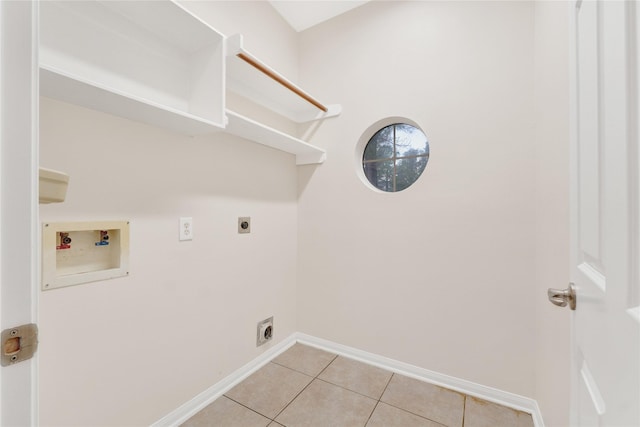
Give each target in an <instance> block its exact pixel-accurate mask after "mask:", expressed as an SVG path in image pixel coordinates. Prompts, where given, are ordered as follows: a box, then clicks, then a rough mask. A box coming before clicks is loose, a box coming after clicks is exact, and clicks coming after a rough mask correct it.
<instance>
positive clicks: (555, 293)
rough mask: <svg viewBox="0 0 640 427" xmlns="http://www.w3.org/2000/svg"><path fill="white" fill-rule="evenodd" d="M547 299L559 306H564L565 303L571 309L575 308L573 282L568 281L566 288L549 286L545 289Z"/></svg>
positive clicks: (574, 287)
mask: <svg viewBox="0 0 640 427" xmlns="http://www.w3.org/2000/svg"><path fill="white" fill-rule="evenodd" d="M547 295H548V296H549V301H551V302H552V303H554V304H555V305H558V306H560V307H566V306H567V304H568V305H569V308H571V310H575V309H576V286H575V285H574V284H573V283H569V287H568V288H567V289H554V288H549V290H548V291H547Z"/></svg>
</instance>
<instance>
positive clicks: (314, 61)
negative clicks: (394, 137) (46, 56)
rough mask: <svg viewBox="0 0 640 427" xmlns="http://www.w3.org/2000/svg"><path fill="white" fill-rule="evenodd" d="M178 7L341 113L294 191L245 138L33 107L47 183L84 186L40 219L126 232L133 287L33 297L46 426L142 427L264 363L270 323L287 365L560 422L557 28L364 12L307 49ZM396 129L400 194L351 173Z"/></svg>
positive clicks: (53, 105) (499, 15) (121, 282)
mask: <svg viewBox="0 0 640 427" xmlns="http://www.w3.org/2000/svg"><path fill="white" fill-rule="evenodd" d="M184 4H185V5H186V6H187V7H188V8H189V9H190V10H192V11H193V12H194V13H196V14H197V15H199V16H200V17H202V18H203V19H205V20H207V21H208V22H210V23H211V24H212V25H213V26H214V27H215V28H217V29H218V30H220V31H221V32H223V33H224V34H226V35H231V34H233V33H236V32H241V33H243V34H244V35H245V43H246V45H247V47H248V49H250V50H251V51H252V52H253V53H255V54H256V55H258V56H259V57H260V58H261V59H263V60H265V61H266V62H267V63H269V64H271V65H273V66H274V67H276V68H277V69H278V70H280V71H282V73H283V74H285V75H287V76H290V77H291V78H292V79H293V80H296V79H297V77H299V78H300V82H301V84H302V86H303V87H305V88H306V89H308V90H309V91H310V92H311V93H313V94H317V95H318V96H319V97H320V99H321V100H322V101H324V102H326V103H341V104H342V105H343V107H344V112H343V114H342V115H341V116H340V117H339V118H334V119H329V120H327V121H325V122H324V123H322V124H321V125H320V126H319V127H317V128H315V127H313V128H311V129H309V128H307V127H305V126H302V127H301V128H300V132H301V133H308V134H313V138H312V140H311V142H312V143H316V144H318V145H320V146H323V147H325V148H326V149H327V151H328V159H327V161H326V163H325V164H323V165H321V166H305V167H299V168H298V169H296V167H295V166H294V161H293V158H292V156H290V155H287V154H284V153H280V152H277V151H274V150H271V149H268V148H265V147H262V146H259V145H255V144H252V143H249V142H246V141H242V140H240V139H238V138H235V137H230V136H225V135H224V134H220V135H215V136H211V137H202V138H188V137H184V136H181V135H177V134H173V133H170V132H166V131H163V130H160V129H156V128H152V127H148V126H145V125H142V124H137V123H133V122H130V121H127V120H123V119H119V118H115V117H111V116H108V115H104V114H101V113H97V112H93V111H89V110H85V109H82V108H78V107H74V106H70V105H66V104H62V103H59V102H57V101H52V100H48V99H43V100H42V108H41V148H40V150H41V165H42V166H45V167H51V168H55V169H60V170H64V171H66V172H68V173H70V175H71V184H70V189H69V193H68V199H67V201H66V202H65V203H63V204H60V205H49V206H43V207H42V209H41V221H68V220H93V219H128V220H130V221H131V222H132V228H131V231H132V236H131V238H132V241H131V246H132V252H131V276H130V277H128V278H123V279H116V280H111V281H105V282H100V283H93V284H87V285H81V286H77V287H71V288H65V289H58V290H53V291H47V292H42V293H41V295H40V309H41V310H40V320H41V324H40V327H41V343H42V345H41V347H40V350H39V353H40V381H41V385H40V409H41V413H40V417H41V418H40V421H41V424H42V425H88V424H91V425H124V424H126V425H142V424H149V423H151V422H153V421H155V420H157V419H159V418H160V417H162V416H163V415H165V414H166V413H168V412H169V411H171V410H173V409H175V408H176V407H177V406H179V405H180V404H182V403H183V402H185V401H186V400H188V399H190V398H191V397H193V396H195V395H196V394H198V393H199V392H201V391H202V390H204V389H206V388H207V387H209V386H210V385H212V384H214V383H215V382H217V381H219V380H220V379H221V378H223V377H224V376H225V375H227V374H229V373H230V372H232V371H233V370H235V369H237V368H238V367H240V366H242V365H243V364H244V363H245V362H247V361H249V360H251V359H253V358H254V357H256V356H257V355H258V354H260V352H261V351H262V350H263V348H262V347H261V348H260V349H256V348H255V344H254V340H255V325H256V322H257V321H258V320H261V319H263V318H265V317H268V316H270V315H272V314H273V315H274V316H275V318H276V337H275V342H274V344H275V343H277V342H278V341H280V340H281V339H282V338H284V337H286V336H287V335H288V334H290V333H292V332H293V331H302V332H305V333H309V334H312V335H316V336H318V337H321V338H326V339H330V340H333V341H337V342H340V343H344V344H347V345H350V346H353V347H357V348H361V349H363V350H367V351H371V352H374V353H378V354H381V355H385V356H388V357H392V358H394V359H398V360H401V361H404V362H408V363H412V364H414V365H418V366H420V367H424V368H427V369H431V370H434V371H438V372H442V373H445V374H450V375H454V376H457V377H460V378H463V379H466V380H470V381H475V382H478V383H481V384H484V385H488V386H493V387H496V388H499V389H503V390H507V391H512V392H515V393H519V394H523V395H526V396H530V397H534V398H536V399H538V401H539V402H540V404H541V406H542V410H543V414H544V416H545V421H546V422H547V425H550V426H560V425H563V424H566V422H565V421H566V416H567V414H566V406H565V404H566V401H567V383H566V382H565V381H564V379H562V380H559V381H558V380H557V377H556V376H555V374H557V373H559V374H562V373H563V372H562V370H563V369H564V367H565V366H566V364H568V356H567V348H566V347H562V348H561V350H560V351H559V352H557V351H556V349H557V348H558V346H562V344H563V343H564V342H565V341H564V340H565V338H566V333H567V325H566V320H567V319H568V313H565V312H563V311H560V310H555V308H554V307H552V306H551V305H550V304H549V303H548V302H547V301H546V287H549V286H557V287H562V286H564V282H565V281H566V277H565V276H566V265H568V261H567V260H566V259H565V258H566V257H567V251H568V249H567V242H568V236H567V234H566V233H567V228H566V225H567V224H566V209H567V195H566V191H567V180H568V172H567V169H566V167H567V166H566V165H567V164H568V163H567V158H566V156H567V152H566V138H565V137H563V136H558V135H561V134H563V132H566V122H565V121H564V120H565V119H566V114H567V112H566V110H565V108H566V105H565V104H562V103H563V102H564V101H566V100H565V99H564V98H563V97H564V96H565V92H563V89H564V88H565V85H566V81H564V79H565V77H564V76H565V75H563V74H562V73H563V72H564V71H563V70H564V67H566V61H567V58H566V52H565V46H563V45H562V41H559V40H558V38H560V37H561V35H562V31H563V25H565V23H564V22H563V21H562V19H563V18H564V17H560V16H559V13H561V12H560V9H561V7H560V6H554V5H551V4H548V3H546V2H545V3H543V4H536V5H535V6H534V4H533V3H531V2H372V3H370V4H367V5H365V6H363V7H361V8H359V9H356V10H353V11H351V12H349V13H347V14H345V15H343V16H341V17H339V18H337V19H335V20H332V21H330V22H327V23H325V24H321V25H318V26H316V27H314V28H311V29H309V30H307V31H305V32H303V33H301V34H299V35H296V34H295V33H294V32H293V31H292V30H291V29H290V28H289V27H288V26H287V24H286V23H284V21H283V20H282V19H281V18H280V17H279V16H277V15H276V14H275V12H274V11H273V10H272V9H271V8H270V6H269V5H268V4H266V2H260V1H258V2H184ZM534 18H535V20H536V21H535V22H534ZM534 58H535V62H534ZM230 104H232V105H233V107H234V108H239V109H240V110H242V112H243V113H245V114H246V113H253V114H254V115H257V116H259V117H260V119H264V120H267V121H268V122H269V120H271V122H270V123H269V124H272V125H280V127H283V126H285V127H286V126H287V124H286V123H284V122H281V121H279V119H278V118H277V117H274V116H269V115H268V114H266V113H265V112H264V111H262V110H260V109H257V108H255V106H253V105H251V103H250V102H246V100H242V99H238V98H236V97H234V96H231V97H230ZM389 116H405V117H407V118H409V119H412V120H414V121H416V122H417V123H418V124H420V125H421V126H422V127H423V129H424V130H425V132H426V134H427V136H428V137H429V139H430V142H431V159H430V161H429V165H428V166H427V170H426V171H425V173H424V175H423V176H422V178H421V179H420V180H419V181H418V182H417V183H416V184H415V185H414V186H412V187H411V188H409V189H407V190H406V191H404V192H401V193H398V194H381V193H377V192H374V191H372V190H371V189H370V188H368V187H367V186H366V185H365V184H364V183H363V182H361V181H360V179H359V177H358V174H357V173H356V170H357V168H358V167H359V166H358V165H359V160H358V153H356V148H355V146H356V144H357V142H358V139H359V138H360V136H361V134H362V132H363V131H364V130H365V129H366V128H368V127H369V126H370V125H371V124H372V123H374V122H376V121H378V120H380V119H382V118H385V117H389ZM565 136H566V135H565ZM563 147H564V148H563ZM185 150H188V155H185ZM183 158H188V159H189V161H188V162H187V163H183V164H181V163H180V162H179V159H183ZM240 215H251V216H252V218H253V233H252V234H251V235H250V236H238V235H237V234H236V232H235V227H236V219H237V217H238V216H240ZM180 216H192V217H193V218H194V222H195V224H194V227H195V239H194V240H193V241H192V242H178V240H177V234H178V230H177V229H178V218H179V217H180ZM247 266H248V267H247ZM551 282H552V283H551ZM558 282H561V283H558ZM558 325H559V327H558ZM556 327H557V329H556ZM554 330H555V331H557V332H558V333H557V335H549V334H552V333H553V331H554Z"/></svg>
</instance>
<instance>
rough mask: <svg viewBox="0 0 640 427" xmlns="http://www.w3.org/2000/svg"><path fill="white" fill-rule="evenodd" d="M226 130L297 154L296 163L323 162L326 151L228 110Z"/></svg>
mask: <svg viewBox="0 0 640 427" xmlns="http://www.w3.org/2000/svg"><path fill="white" fill-rule="evenodd" d="M227 119H228V123H227V128H226V132H228V133H230V134H233V135H237V136H240V137H242V138H245V139H248V140H250V141H254V142H257V143H258V144H262V145H266V146H268V147H272V148H275V149H278V150H281V151H285V152H287V153H292V154H295V155H296V165H309V164H319V163H323V162H324V160H325V158H326V152H325V151H324V150H323V149H321V148H318V147H316V146H313V145H311V144H309V143H307V142H304V141H302V140H300V139H297V138H294V137H292V136H290V135H287V134H286V133H283V132H280V131H279V130H276V129H273V128H270V127H268V126H265V125H263V124H261V123H258V122H256V121H255V120H251V119H249V118H247V117H244V116H242V115H240V114H238V113H235V112H233V111H230V110H227Z"/></svg>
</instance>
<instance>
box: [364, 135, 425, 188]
mask: <svg viewBox="0 0 640 427" xmlns="http://www.w3.org/2000/svg"><path fill="white" fill-rule="evenodd" d="M428 161H429V141H428V140H427V137H426V135H425V134H424V132H422V131H421V130H420V129H419V128H417V127H415V126H412V125H409V124H406V123H395V124H392V125H389V126H385V127H383V128H382V129H380V130H379V131H377V132H376V133H375V134H374V135H373V136H372V137H371V139H370V140H369V142H368V143H367V145H366V147H365V149H364V153H363V156H362V166H363V168H364V174H365V176H366V177H367V179H368V180H369V182H370V183H371V184H372V185H373V186H375V187H376V188H378V189H380V190H382V191H388V192H396V191H402V190H405V189H406V188H408V187H409V186H411V185H412V184H413V183H414V182H416V180H417V179H418V178H419V177H420V175H422V172H424V170H425V168H426V167H427V162H428Z"/></svg>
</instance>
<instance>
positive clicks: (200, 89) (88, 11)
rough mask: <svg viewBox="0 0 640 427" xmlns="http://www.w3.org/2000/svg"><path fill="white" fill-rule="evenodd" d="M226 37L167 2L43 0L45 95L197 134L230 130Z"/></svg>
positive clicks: (41, 39)
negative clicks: (226, 122) (226, 105)
mask: <svg viewBox="0 0 640 427" xmlns="http://www.w3.org/2000/svg"><path fill="white" fill-rule="evenodd" d="M224 66H225V57H224V36H223V35H222V34H220V33H219V32H217V31H216V30H215V29H213V28H212V27H210V26H209V25H207V24H206V23H204V22H203V21H201V20H200V19H198V18H197V17H195V16H193V15H192V14H191V13H189V12H188V11H186V10H185V9H184V8H182V6H180V5H178V4H177V3H175V2H173V1H169V0H164V1H153V2H143V1H44V2H40V70H41V72H40V74H41V93H42V94H43V95H45V96H49V97H53V98H56V99H60V100H62V101H66V102H72V103H75V104H79V105H82V106H86V107H89V108H93V109H96V110H100V111H104V112H107V113H110V114H115V115H119V116H122V117H126V118H131V119H133V120H137V121H141V122H145V123H148V124H151V125H154V126H160V127H164V128H168V129H171V130H174V131H177V132H181V133H185V134H190V135H195V134H202V133H210V132H213V131H216V130H219V129H222V128H224V90H225V89H224V71H225V69H224Z"/></svg>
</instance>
